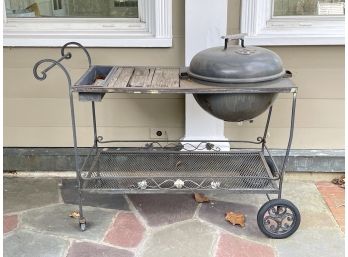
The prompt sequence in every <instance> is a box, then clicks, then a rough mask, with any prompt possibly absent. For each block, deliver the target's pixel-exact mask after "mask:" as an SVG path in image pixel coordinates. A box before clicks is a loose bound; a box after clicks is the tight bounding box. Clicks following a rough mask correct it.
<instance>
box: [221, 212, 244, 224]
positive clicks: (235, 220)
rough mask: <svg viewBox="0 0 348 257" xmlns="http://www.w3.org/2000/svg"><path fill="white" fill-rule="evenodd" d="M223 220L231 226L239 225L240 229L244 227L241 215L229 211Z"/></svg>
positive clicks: (242, 215)
mask: <svg viewBox="0 0 348 257" xmlns="http://www.w3.org/2000/svg"><path fill="white" fill-rule="evenodd" d="M225 219H226V220H227V221H229V222H230V223H232V225H240V226H241V227H242V228H244V227H245V216H244V214H243V213H240V212H237V213H234V212H232V211H230V212H227V213H226V216H225Z"/></svg>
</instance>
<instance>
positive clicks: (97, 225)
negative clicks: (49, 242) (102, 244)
mask: <svg viewBox="0 0 348 257" xmlns="http://www.w3.org/2000/svg"><path fill="white" fill-rule="evenodd" d="M74 210H77V206H75V205H68V204H57V205H54V206H49V207H43V208H40V209H35V210H30V211H28V212H26V213H24V214H23V216H22V222H23V225H24V226H30V227H33V228H35V229H36V230H41V231H47V232H49V233H51V234H54V235H62V236H69V237H72V238H79V239H91V240H101V239H102V238H103V236H104V234H105V232H106V230H107V228H108V227H109V225H110V223H111V220H112V218H113V216H114V215H115V214H116V211H115V210H109V209H100V208H95V207H88V206H86V207H84V208H83V210H84V215H85V217H86V218H87V230H86V231H84V232H82V231H81V230H80V227H79V225H78V220H77V219H73V218H71V217H69V214H70V213H71V212H72V211H74Z"/></svg>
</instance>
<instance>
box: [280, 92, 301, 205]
mask: <svg viewBox="0 0 348 257" xmlns="http://www.w3.org/2000/svg"><path fill="white" fill-rule="evenodd" d="M296 96H297V92H296V91H295V92H294V93H293V94H292V109H291V122H290V134H289V141H288V146H287V148H286V154H285V157H284V160H283V164H282V168H281V170H280V179H279V193H278V199H281V198H282V191H283V179H284V173H285V168H286V165H287V163H288V160H289V153H290V148H291V143H292V138H293V135H294V124H295V111H296Z"/></svg>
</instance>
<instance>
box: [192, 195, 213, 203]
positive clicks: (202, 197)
mask: <svg viewBox="0 0 348 257" xmlns="http://www.w3.org/2000/svg"><path fill="white" fill-rule="evenodd" d="M194 197H195V200H196V202H197V203H208V202H209V201H210V200H209V198H208V197H206V196H205V195H204V194H200V193H195V195H194Z"/></svg>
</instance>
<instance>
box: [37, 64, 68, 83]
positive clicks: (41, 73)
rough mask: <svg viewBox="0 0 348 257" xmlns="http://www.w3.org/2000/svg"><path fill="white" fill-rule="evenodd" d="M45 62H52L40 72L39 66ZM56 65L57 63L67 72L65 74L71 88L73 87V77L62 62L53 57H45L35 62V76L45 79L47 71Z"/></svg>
mask: <svg viewBox="0 0 348 257" xmlns="http://www.w3.org/2000/svg"><path fill="white" fill-rule="evenodd" d="M43 63H52V64H51V65H50V66H49V67H48V68H46V69H44V70H42V71H40V73H38V68H39V67H40V65H41V64H43ZM55 65H57V66H58V67H59V68H61V69H62V70H63V72H64V73H65V75H66V77H67V79H68V84H69V88H71V78H70V75H69V72H68V71H67V70H66V68H65V67H64V66H63V65H62V64H61V63H60V62H58V61H56V60H53V59H43V60H41V61H38V62H37V63H35V65H34V68H33V73H34V77H35V78H36V79H37V80H45V79H46V78H47V73H46V72H47V71H48V70H50V69H51V68H52V67H53V66H55Z"/></svg>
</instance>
